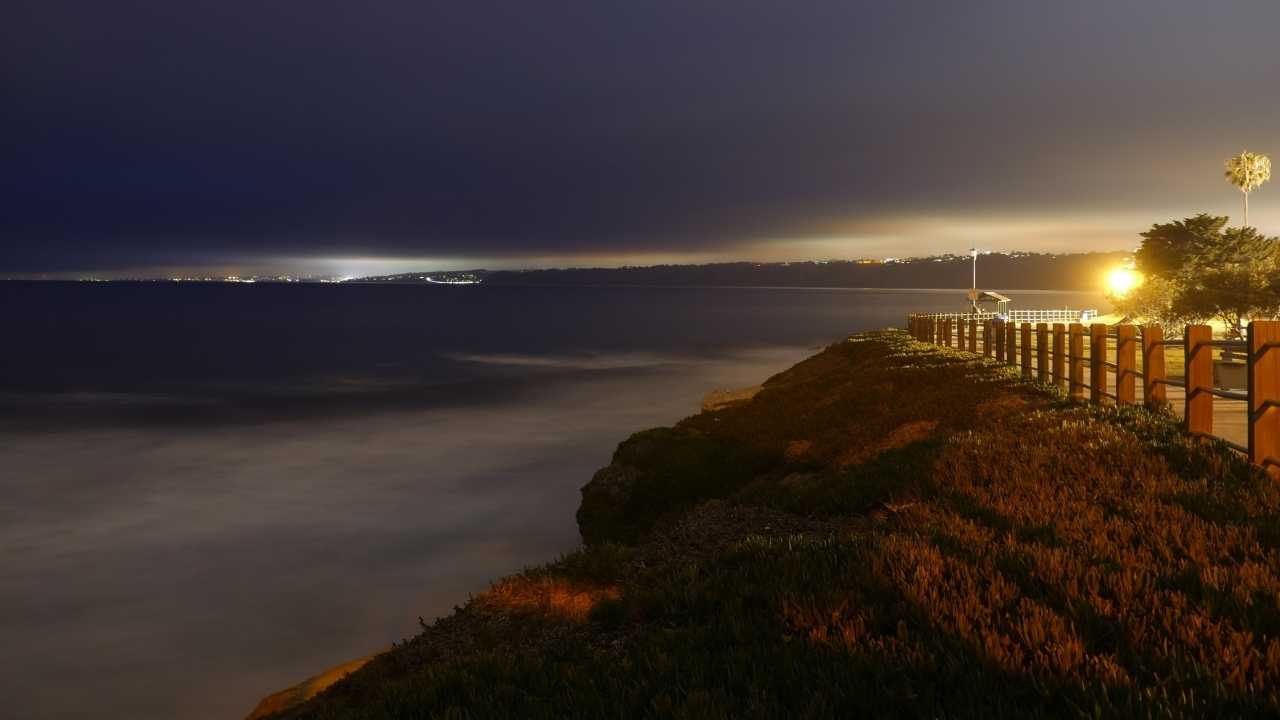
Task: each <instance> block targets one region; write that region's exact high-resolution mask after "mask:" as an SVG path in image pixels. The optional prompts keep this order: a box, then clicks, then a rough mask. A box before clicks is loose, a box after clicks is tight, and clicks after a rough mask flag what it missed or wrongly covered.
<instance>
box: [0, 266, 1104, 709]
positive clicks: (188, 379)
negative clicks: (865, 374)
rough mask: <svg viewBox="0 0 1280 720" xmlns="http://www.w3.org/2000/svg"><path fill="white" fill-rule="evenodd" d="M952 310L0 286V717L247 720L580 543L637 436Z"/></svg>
mask: <svg viewBox="0 0 1280 720" xmlns="http://www.w3.org/2000/svg"><path fill="white" fill-rule="evenodd" d="M1013 294H1014V296H1015V299H1016V300H1020V301H1021V302H1020V303H1019V304H1020V305H1021V306H1023V307H1054V306H1059V307H1060V306H1063V305H1071V306H1074V307H1082V306H1090V307H1096V306H1098V303H1099V302H1100V299H1099V298H1096V297H1092V296H1087V295H1074V294H1063V293H1042V294H1041V293H1027V292H1021V293H1017V292H1015V293H1013ZM962 297H963V294H962V293H961V292H957V291H950V292H945V293H940V292H929V291H850V290H814V289H741V288H681V289H670V288H661V289H660V288H593V287H584V288H504V287H484V286H479V287H431V286H427V287H418V286H349V285H342V286H337V285H292V286H287V285H195V284H182V285H173V284H147V283H140V284H119V283H112V284H88V283H43V284H38V283H0V321H2V323H0V327H3V332H4V341H3V354H2V355H0V370H2V371H3V372H0V498H3V499H2V500H0V588H2V589H3V591H2V592H0V637H3V638H4V640H5V641H4V643H3V644H2V645H0V697H3V698H4V711H3V715H4V716H5V717H14V718H79V717H85V718H89V717H94V718H101V717H120V718H125V717H128V718H196V719H197V720H199V719H201V718H236V717H241V716H243V715H244V714H245V713H247V712H248V710H249V709H250V708H251V707H252V706H253V705H254V703H255V702H256V701H257V699H258V698H260V697H261V696H262V695H265V694H267V693H269V692H271V691H274V690H278V689H281V688H283V687H286V686H288V685H291V684H293V683H295V682H297V681H298V680H301V679H302V678H304V677H306V676H308V675H310V674H312V673H314V672H317V671H319V670H322V669H324V668H325V667H328V666H330V665H334V664H337V663H339V662H343V661H345V660H349V659H351V658H354V657H359V656H362V655H365V654H368V653H369V652H371V651H374V650H377V649H379V648H381V647H383V646H386V645H388V644H390V643H391V642H392V641H395V640H399V639H402V638H404V637H406V636H409V635H412V634H413V633H414V632H415V631H416V629H417V618H418V617H419V616H422V617H425V618H427V619H431V618H433V617H436V616H439V615H441V614H444V613H447V612H449V611H450V609H451V608H452V607H453V606H454V605H457V604H460V603H462V602H464V601H465V600H466V598H467V595H468V593H473V592H477V591H480V590H483V589H484V588H485V587H486V586H487V583H488V582H489V581H490V580H492V579H495V578H497V577H499V576H501V575H503V574H506V573H509V572H512V571H514V570H518V569H520V568H521V567H524V566H527V565H531V564H538V563H541V562H545V561H548V560H551V559H554V558H555V557H556V556H557V555H558V554H560V553H563V552H565V551H568V550H571V549H573V548H574V547H575V546H576V545H577V544H578V535H577V529H576V526H575V524H574V520H573V514H574V511H575V510H576V509H577V502H578V488H579V487H581V485H583V484H584V483H585V482H586V481H587V480H588V479H590V477H591V473H592V472H593V471H594V470H595V469H596V468H598V467H600V466H602V465H604V464H606V463H607V462H608V458H609V456H610V454H611V453H612V451H613V448H614V446H615V445H616V444H617V443H618V442H619V441H620V440H622V439H623V438H625V437H626V436H627V435H629V434H630V433H632V432H634V431H635V430H638V429H642V428H645V427H650V426H653V425H659V424H669V423H671V422H674V421H676V420H678V419H680V418H681V417H683V416H685V415H688V414H690V413H693V412H696V410H697V408H698V404H699V402H700V400H701V398H702V396H703V395H704V394H705V393H706V392H707V391H709V390H712V389H715V388H727V387H742V386H747V385H753V384H756V383H758V382H760V381H762V380H763V379H765V378H766V377H768V376H769V375H771V374H773V373H775V372H778V371H780V370H783V369H785V368H786V367H789V366H790V365H792V364H794V363H795V362H797V361H799V360H800V359H802V358H804V357H806V356H807V355H809V354H812V352H814V351H815V350H816V349H817V348H818V347H821V346H822V345H825V344H827V343H830V342H833V341H835V340H837V339H839V338H840V337H842V336H843V335H845V334H847V333H849V332H854V331H858V330H866V329H871V328H878V327H884V326H887V325H901V324H902V323H903V320H904V318H905V316H906V314H907V313H908V312H910V311H918V310H945V309H957V308H958V306H959V305H960V304H961V301H962Z"/></svg>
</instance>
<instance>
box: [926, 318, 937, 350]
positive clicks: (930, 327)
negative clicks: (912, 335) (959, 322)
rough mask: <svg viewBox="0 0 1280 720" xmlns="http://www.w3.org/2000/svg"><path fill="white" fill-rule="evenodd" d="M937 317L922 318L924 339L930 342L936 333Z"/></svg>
mask: <svg viewBox="0 0 1280 720" xmlns="http://www.w3.org/2000/svg"><path fill="white" fill-rule="evenodd" d="M937 327H938V318H932V317H931V318H925V320H924V341H925V342H927V343H930V344H932V343H933V339H934V336H935V335H936V334H937Z"/></svg>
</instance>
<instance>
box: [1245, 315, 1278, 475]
mask: <svg viewBox="0 0 1280 720" xmlns="http://www.w3.org/2000/svg"><path fill="white" fill-rule="evenodd" d="M1249 459H1250V460H1252V461H1253V462H1254V463H1255V464H1258V465H1261V466H1262V467H1263V468H1265V469H1266V471H1267V472H1269V473H1271V475H1272V477H1278V476H1280V321H1276V320H1254V321H1253V322H1251V323H1249Z"/></svg>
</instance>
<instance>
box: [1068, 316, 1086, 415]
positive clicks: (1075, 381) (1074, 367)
mask: <svg viewBox="0 0 1280 720" xmlns="http://www.w3.org/2000/svg"><path fill="white" fill-rule="evenodd" d="M1067 360H1068V366H1069V371H1070V375H1069V376H1068V381H1067V382H1068V383H1069V386H1070V387H1069V390H1068V391H1067V394H1068V395H1070V396H1071V397H1072V398H1074V399H1076V400H1080V399H1083V398H1084V326H1083V325H1081V324H1080V323H1071V352H1070V354H1069V355H1068V356H1067Z"/></svg>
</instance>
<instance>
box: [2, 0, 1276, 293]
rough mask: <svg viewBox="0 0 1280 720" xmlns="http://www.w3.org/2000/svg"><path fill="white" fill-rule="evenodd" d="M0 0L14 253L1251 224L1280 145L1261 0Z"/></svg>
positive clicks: (97, 263)
mask: <svg viewBox="0 0 1280 720" xmlns="http://www.w3.org/2000/svg"><path fill="white" fill-rule="evenodd" d="M6 8H7V9H6V10H4V11H3V18H2V19H3V22H0V60H2V62H0V73H2V75H0V82H3V86H4V87H3V90H4V96H5V98H6V105H7V107H6V111H5V112H4V113H3V114H0V131H3V133H4V137H5V140H6V142H5V143H4V149H3V150H0V163H2V165H0V167H2V168H3V169H0V189H2V190H3V192H4V197H5V203H4V206H5V208H4V212H3V216H2V217H0V238H2V239H3V243H2V245H3V249H0V270H9V271H32V270H51V269H60V268H85V267H105V266H121V265H129V264H139V263H141V264H148V263H149V264H158V263H167V264H182V263H209V262H217V261H219V259H220V258H228V257H236V258H242V257H246V256H255V255H263V256H267V255H270V256H291V257H304V256H324V255H366V256H397V257H415V256H418V257H448V256H470V257H495V256H502V255H511V256H548V255H561V256H564V255H573V254H575V253H589V254H591V255H595V256H600V255H609V254H638V253H639V254H643V253H646V252H648V253H672V252H682V251H706V250H711V249H719V250H724V251H732V250H733V249H734V248H736V247H745V245H744V243H748V242H752V241H759V240H763V239H768V238H797V237H806V236H810V235H814V234H827V235H829V234H830V233H832V232H838V231H839V230H840V228H842V227H846V226H849V225H857V224H858V223H860V222H867V221H869V220H871V219H875V218H879V217H883V216H894V217H909V216H914V215H936V214H938V213H979V214H983V213H985V214H986V215H988V216H989V215H993V214H1001V213H1016V212H1035V213H1038V214H1040V215H1042V216H1043V215H1045V214H1055V213H1056V214H1059V215H1063V216H1070V215H1072V214H1080V213H1086V214H1097V213H1102V212H1125V213H1128V214H1137V215H1141V214H1142V212H1143V211H1149V212H1151V213H1156V212H1164V211H1166V210H1167V209H1170V208H1181V207H1182V206H1184V205H1185V206H1186V210H1187V211H1188V212H1193V211H1197V210H1201V209H1208V210H1214V211H1219V212H1230V211H1231V210H1232V209H1233V208H1234V205H1233V202H1234V200H1235V198H1234V196H1232V195H1231V194H1230V189H1229V188H1226V187H1225V185H1223V184H1222V182H1221V180H1220V178H1219V172H1218V171H1219V164H1220V162H1221V158H1222V157H1224V156H1225V155H1226V154H1228V153H1231V152H1238V151H1239V149H1240V147H1241V146H1247V147H1249V148H1250V149H1256V150H1259V151H1264V152H1266V151H1271V152H1280V147H1274V146H1273V145H1274V144H1275V141H1276V140H1277V138H1278V137H1280V135H1278V133H1277V131H1278V130H1280V95H1278V94H1276V93H1275V92H1272V90H1274V85H1275V82H1274V81H1275V78H1276V77H1280V60H1278V57H1280V56H1278V55H1277V54H1276V53H1275V52H1274V42H1273V39H1274V31H1275V28H1277V27H1280V6H1277V5H1276V4H1275V3H1273V2H1268V1H1267V0H1259V1H1258V2H1223V3H1213V4H1206V3H1199V2H1192V1H1191V0H1177V1H1164V2H1148V3H1139V2H1121V3H1116V2H1106V3H1104V2H1080V3H1053V4H1049V3H1024V2H970V3H952V2H935V3H926V2H894V3H856V2H834V1H831V2H828V1H822V2H809V3H776V2H744V1H742V0H738V1H736V2H658V3H631V4H622V3H601V2H545V3H510V2H505V3H497V2H468V3H454V2H447V3H433V2H426V3H424V2H377V3H349V2H334V1H330V0H312V1H310V2H277V3H245V2H235V1H227V0H223V1H222V2H184V1H182V0H166V1H154V2H138V1H134V2H126V1H121V2H113V3H97V2H87V1H86V2H71V1H68V0H41V1H40V2H27V1H25V0H24V1H19V2H16V3H10V4H9V5H7V6H6ZM1255 207H1256V208H1258V210H1257V211H1256V212H1257V214H1258V215H1259V216H1260V218H1261V220H1262V222H1263V224H1264V226H1265V223H1266V222H1267V221H1268V217H1269V215H1268V209H1269V206H1268V204H1267V200H1266V198H1265V197H1263V196H1262V193H1260V196H1259V200H1258V204H1256V205H1255ZM1270 207H1277V208H1280V205H1275V206H1270ZM1271 214H1272V215H1274V213H1271ZM1135 230H1136V228H1135ZM779 242H783V240H779ZM857 251H858V244H857V241H856V238H854V240H852V241H851V243H850V251H849V252H850V253H851V254H857Z"/></svg>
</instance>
